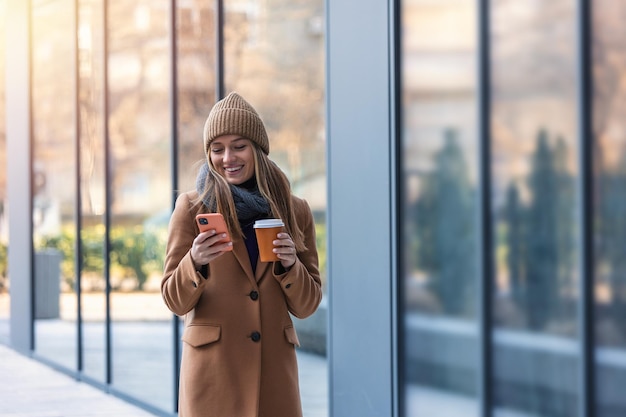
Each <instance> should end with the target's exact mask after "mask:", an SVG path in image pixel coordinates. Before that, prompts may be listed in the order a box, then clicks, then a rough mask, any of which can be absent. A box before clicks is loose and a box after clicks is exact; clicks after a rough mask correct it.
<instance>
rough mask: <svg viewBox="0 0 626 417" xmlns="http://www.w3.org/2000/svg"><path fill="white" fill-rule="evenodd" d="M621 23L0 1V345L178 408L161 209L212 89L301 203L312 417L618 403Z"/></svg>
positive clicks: (521, 11)
mask: <svg viewBox="0 0 626 417" xmlns="http://www.w3.org/2000/svg"><path fill="white" fill-rule="evenodd" d="M624 19H626V6H622V5H621V4H620V3H619V2H612V1H608V0H596V1H593V2H591V1H588V0H555V1H551V2H541V1H526V2H520V1H513V0H491V1H487V0H480V1H469V0H436V1H435V0H404V1H401V2H400V1H387V2H381V1H375V0H365V1H326V2H324V1H323V0H298V1H285V0H271V1H258V0H233V1H231V0H224V1H215V2H203V1H199V0H186V1H184V0H158V1H153V0H150V1H148V0H143V1H142V0H137V1H121V0H110V1H107V0H45V1H44V0H30V1H28V2H23V1H22V0H4V1H3V0H0V28H1V29H2V30H0V41H2V42H1V43H0V45H1V46H0V48H3V49H2V56H1V58H0V80H2V83H0V97H1V98H2V99H1V100H0V114H1V115H2V118H1V119H0V342H3V343H7V344H9V345H12V346H14V347H15V348H16V349H18V350H21V351H24V352H28V353H32V354H33V355H34V356H35V357H36V358H38V359H40V360H42V361H44V362H46V363H48V364H50V365H52V366H54V367H56V368H59V369H61V370H63V371H65V372H67V373H70V374H73V375H77V376H78V377H79V378H80V379H83V380H85V381H87V382H89V383H91V384H93V385H96V386H100V387H102V388H103V389H107V390H108V391H111V392H113V393H116V394H118V395H120V396H123V397H125V398H127V399H129V400H131V401H133V402H135V403H137V404H140V405H142V406H143V407H145V408H147V409H149V410H151V411H153V412H155V413H157V414H159V415H167V416H169V415H174V414H175V410H176V373H177V363H178V358H179V354H180V345H179V341H178V340H179V338H180V327H179V326H180V323H179V319H178V318H175V317H172V315H171V314H170V313H169V311H167V309H166V308H165V306H164V304H163V302H162V300H161V296H160V293H159V283H160V274H161V268H162V260H163V255H164V244H165V240H166V233H167V222H168V219H169V214H170V212H171V209H172V204H173V201H174V198H175V196H176V194H177V192H178V191H182V190H187V189H190V188H193V186H194V182H195V169H196V168H195V167H196V166H197V163H198V161H200V160H202V159H203V158H204V156H203V155H202V154H201V151H200V150H201V147H200V143H201V137H200V136H201V133H200V132H201V129H202V125H203V123H204V119H205V118H206V114H207V113H208V111H209V109H210V108H211V106H212V104H213V103H214V102H215V100H216V99H218V98H219V97H221V96H223V95H224V93H225V92H228V91H232V90H236V91H239V92H240V93H242V94H243V95H244V96H245V97H247V98H248V99H249V100H250V102H252V103H254V104H255V107H257V110H258V111H259V113H260V114H261V115H262V116H263V118H264V121H265V123H266V125H267V126H268V133H269V135H270V138H271V144H272V153H271V156H272V158H273V159H274V160H275V161H276V162H277V163H278V165H279V166H281V167H282V168H283V170H284V171H285V172H286V173H287V175H288V176H289V178H290V180H291V182H292V184H293V188H294V192H295V193H296V194H297V195H299V196H302V197H304V198H306V199H307V200H308V201H309V203H310V204H311V206H312V208H313V210H314V214H315V217H316V223H317V228H318V244H319V250H320V255H321V259H320V261H321V264H322V270H323V272H324V286H325V290H326V294H327V296H326V297H325V301H324V303H323V305H322V308H321V309H320V312H318V314H317V315H316V317H314V318H311V319H307V320H305V321H303V322H302V323H297V324H298V325H299V326H300V327H299V331H301V332H302V333H303V335H307V334H308V336H309V337H306V336H305V337H302V338H301V339H302V340H303V341H304V343H303V350H310V351H313V352H315V354H316V355H320V356H321V357H323V358H327V364H328V381H327V383H328V387H327V394H326V393H325V391H324V394H323V395H324V397H326V395H327V398H324V400H325V401H327V402H328V415H329V416H334V417H344V416H346V417H352V416H364V417H367V416H372V417H374V416H381V417H421V416H424V417H439V416H440V417H448V416H469V417H471V416H476V417H479V416H480V417H483V416H484V417H487V416H494V417H543V416H545V417H576V416H577V417H587V416H589V417H593V416H598V417H618V416H623V415H626V399H625V398H624V396H623V395H622V394H621V392H622V391H623V389H622V387H623V386H624V384H625V383H626V326H625V325H624V323H626V268H625V270H622V269H621V266H620V265H623V264H624V265H626V263H625V262H624V259H626V249H625V248H626V246H625V243H626V220H625V219H626V170H625V168H624V166H625V165H626V164H625V161H626V156H625V155H626V154H624V152H625V151H626V122H625V121H624V117H623V115H624V111H625V109H626V52H625V51H626V44H625V43H626V41H625V40H626V36H625V34H624V33H623V32H624V31H625V29H624V28H623V25H622V23H621V22H622V21H623V20H624ZM9 40H11V42H9ZM24 50H26V51H28V53H26V54H21V53H20V52H21V51H24ZM5 121H6V122H5ZM622 164H625V165H622ZM16 207H19V209H18V208H16ZM23 207H24V209H23ZM7 247H11V251H10V252H8V251H7ZM15 265H18V266H15ZM9 271H10V272H9ZM9 294H10V297H9ZM320 323H321V324H320ZM312 327H315V328H316V329H317V333H315V332H313V333H307V332H309V331H310V328H312ZM320 340H321V342H320ZM320 346H321V347H320ZM305 377H306V376H305ZM146 384H150V390H146V389H145V386H146ZM304 395H307V393H305V392H303V396H304ZM305 415H307V408H306V404H305ZM311 415H312V414H311Z"/></svg>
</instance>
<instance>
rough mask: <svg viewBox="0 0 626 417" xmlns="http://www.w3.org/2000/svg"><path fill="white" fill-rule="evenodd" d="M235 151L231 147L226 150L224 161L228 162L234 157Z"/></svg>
mask: <svg viewBox="0 0 626 417" xmlns="http://www.w3.org/2000/svg"><path fill="white" fill-rule="evenodd" d="M232 157H233V153H232V152H231V151H230V150H229V149H225V150H224V161H225V162H228V161H230V160H231V159H232Z"/></svg>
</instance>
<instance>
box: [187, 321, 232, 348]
mask: <svg viewBox="0 0 626 417" xmlns="http://www.w3.org/2000/svg"><path fill="white" fill-rule="evenodd" d="M221 334H222V327H221V326H219V325H215V324H191V325H189V326H187V327H186V328H185V331H184V332H183V337H182V339H183V342H185V343H187V344H189V345H191V346H193V347H196V348H197V347H201V346H204V345H208V344H210V343H214V342H217V341H218V340H220V336H221Z"/></svg>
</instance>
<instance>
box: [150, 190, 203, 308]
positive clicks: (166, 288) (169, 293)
mask: <svg viewBox="0 0 626 417" xmlns="http://www.w3.org/2000/svg"><path fill="white" fill-rule="evenodd" d="M197 233H198V231H197V230H196V226H195V219H194V215H193V213H192V208H191V204H190V201H189V196H188V195H187V194H181V195H180V196H178V198H177V199H176V206H175V208H174V212H173V213H172V216H171V218H170V223H169V227H168V239H167V249H166V253H165V265H164V273H163V279H162V281H161V295H162V296H163V300H164V301H165V304H166V305H167V307H168V308H169V309H170V310H171V311H172V312H173V313H174V314H176V315H179V316H183V315H185V314H187V313H188V312H189V311H191V310H192V309H193V308H194V306H195V305H196V303H197V302H198V300H199V299H200V296H201V294H202V289H203V288H204V285H205V283H206V279H204V277H203V276H202V274H201V273H200V272H199V271H197V270H196V267H195V265H194V264H193V260H192V259H191V255H190V249H191V245H192V243H193V240H194V239H195V237H196V235H197Z"/></svg>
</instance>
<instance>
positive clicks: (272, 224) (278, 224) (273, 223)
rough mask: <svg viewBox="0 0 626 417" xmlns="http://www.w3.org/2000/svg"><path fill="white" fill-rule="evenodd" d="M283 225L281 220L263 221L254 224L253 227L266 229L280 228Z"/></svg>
mask: <svg viewBox="0 0 626 417" xmlns="http://www.w3.org/2000/svg"><path fill="white" fill-rule="evenodd" d="M284 225H285V224H284V223H283V221H282V220H281V219H263V220H257V221H256V222H254V227H255V228H257V229H267V228H270V227H282V226H284Z"/></svg>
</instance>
